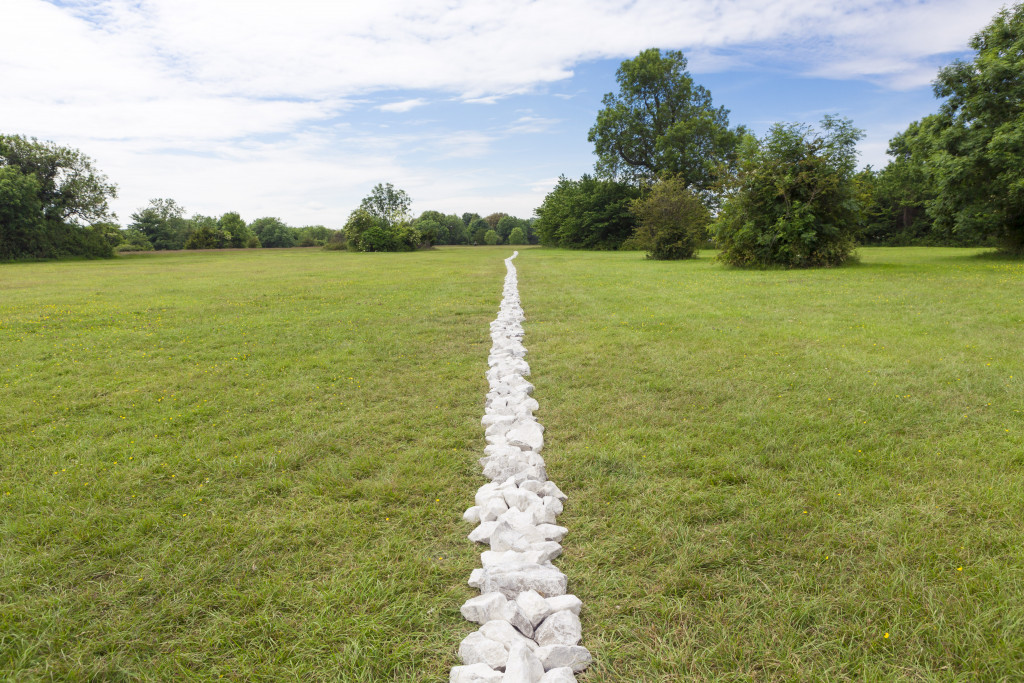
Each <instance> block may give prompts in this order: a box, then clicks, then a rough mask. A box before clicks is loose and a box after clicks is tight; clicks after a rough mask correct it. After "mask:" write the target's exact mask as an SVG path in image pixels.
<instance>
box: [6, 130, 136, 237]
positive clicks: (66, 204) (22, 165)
mask: <svg viewBox="0 0 1024 683" xmlns="http://www.w3.org/2000/svg"><path fill="white" fill-rule="evenodd" d="M3 166H11V167H14V168H17V169H20V171H21V172H22V173H23V174H24V175H26V176H28V175H32V176H35V179H36V182H37V183H38V190H37V192H38V197H39V201H40V203H41V204H42V212H43V216H44V217H45V218H46V220H47V221H51V222H54V221H56V222H58V223H72V224H76V225H81V224H92V223H95V222H97V221H105V220H109V219H111V218H112V214H111V212H110V206H109V204H108V202H109V200H111V199H115V198H116V197H117V186H116V185H114V184H113V183H111V182H110V181H109V180H108V179H107V177H106V176H105V175H103V174H102V173H100V172H99V171H97V170H96V169H95V168H94V166H93V160H92V159H90V158H89V157H88V156H86V155H85V154H82V153H81V152H80V151H78V150H77V149H72V148H70V147H61V146H59V145H56V144H54V143H52V142H39V140H37V139H36V138H26V137H23V136H21V135H0V167H3Z"/></svg>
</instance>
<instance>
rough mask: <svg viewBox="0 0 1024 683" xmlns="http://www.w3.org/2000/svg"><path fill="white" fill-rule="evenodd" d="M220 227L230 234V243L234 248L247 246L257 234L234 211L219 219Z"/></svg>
mask: <svg viewBox="0 0 1024 683" xmlns="http://www.w3.org/2000/svg"><path fill="white" fill-rule="evenodd" d="M217 225H218V227H220V229H221V230H223V231H224V232H226V233H227V234H228V245H227V246H229V247H231V248H233V249H242V248H245V247H246V246H247V245H248V244H249V243H250V242H252V239H253V237H255V236H256V233H254V232H253V231H252V230H250V229H249V226H248V225H246V223H245V221H243V220H242V217H241V216H240V215H238V214H237V213H236V212H234V211H229V212H227V213H226V214H224V215H223V216H221V217H220V219H219V220H218V221H217Z"/></svg>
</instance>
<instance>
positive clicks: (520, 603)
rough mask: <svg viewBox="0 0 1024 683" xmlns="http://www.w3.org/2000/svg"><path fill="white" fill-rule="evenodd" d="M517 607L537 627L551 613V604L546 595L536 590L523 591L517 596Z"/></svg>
mask: <svg viewBox="0 0 1024 683" xmlns="http://www.w3.org/2000/svg"><path fill="white" fill-rule="evenodd" d="M515 601H516V608H517V609H518V610H519V612H521V613H522V614H523V616H525V617H526V618H527V619H529V620H530V623H531V624H533V626H534V628H536V627H537V626H538V625H539V624H540V622H542V621H544V618H545V617H547V616H548V615H549V614H551V605H549V604H548V601H547V600H545V599H544V597H543V596H542V595H541V594H540V593H538V592H537V591H534V590H528V591H523V592H522V593H520V594H519V595H517V596H516V600H515Z"/></svg>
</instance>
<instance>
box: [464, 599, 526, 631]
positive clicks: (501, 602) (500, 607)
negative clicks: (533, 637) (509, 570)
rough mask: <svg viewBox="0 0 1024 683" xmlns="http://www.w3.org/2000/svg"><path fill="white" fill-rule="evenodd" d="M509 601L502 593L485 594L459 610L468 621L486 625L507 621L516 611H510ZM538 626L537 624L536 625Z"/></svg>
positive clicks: (468, 601)
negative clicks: (508, 616) (497, 621)
mask: <svg viewBox="0 0 1024 683" xmlns="http://www.w3.org/2000/svg"><path fill="white" fill-rule="evenodd" d="M508 602H509V601H508V599H507V598H506V597H505V596H504V595H502V594H501V593H497V592H495V593H484V594H483V595H478V596H477V597H475V598H470V599H469V600H467V601H466V602H465V603H463V605H462V607H461V608H460V609H459V611H460V612H462V616H463V617H464V618H465V619H466V621H472V622H475V623H477V624H486V623H487V622H488V621H494V620H495V619H505V618H506V616H507V615H508V614H509V613H511V612H513V611H514V608H513V609H509V606H508ZM534 626H536V624H534Z"/></svg>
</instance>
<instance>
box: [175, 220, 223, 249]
mask: <svg viewBox="0 0 1024 683" xmlns="http://www.w3.org/2000/svg"><path fill="white" fill-rule="evenodd" d="M230 240H231V236H230V235H228V233H227V232H225V231H223V230H221V229H220V228H218V227H217V223H216V221H202V222H201V224H200V226H199V227H198V228H196V229H195V230H193V231H192V233H191V234H189V236H188V239H187V240H185V249H223V248H224V247H226V246H228V245H229V244H230Z"/></svg>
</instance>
